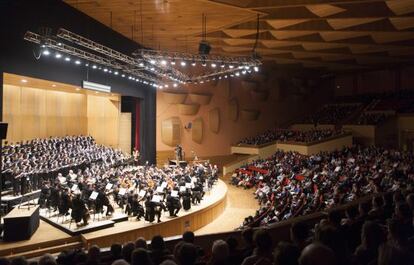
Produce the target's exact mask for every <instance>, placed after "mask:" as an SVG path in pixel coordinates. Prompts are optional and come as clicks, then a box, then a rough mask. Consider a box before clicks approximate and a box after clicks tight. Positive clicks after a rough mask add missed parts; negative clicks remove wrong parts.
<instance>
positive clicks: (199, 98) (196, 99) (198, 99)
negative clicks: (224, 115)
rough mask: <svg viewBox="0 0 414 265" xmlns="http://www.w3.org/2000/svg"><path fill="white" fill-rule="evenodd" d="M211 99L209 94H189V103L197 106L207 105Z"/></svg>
mask: <svg viewBox="0 0 414 265" xmlns="http://www.w3.org/2000/svg"><path fill="white" fill-rule="evenodd" d="M211 97H212V95H211V94H195V93H192V94H190V99H191V101H192V102H193V103H197V104H199V105H208V104H209V103H210V100H211Z"/></svg>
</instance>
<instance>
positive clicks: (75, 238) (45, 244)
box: [0, 236, 81, 257]
mask: <svg viewBox="0 0 414 265" xmlns="http://www.w3.org/2000/svg"><path fill="white" fill-rule="evenodd" d="M78 242H81V238H80V237H79V236H72V237H67V238H62V239H57V240H52V241H46V242H41V243H37V244H30V245H23V246H20V247H16V246H12V247H9V248H3V249H1V250H0V257H2V256H7V255H9V254H10V253H15V254H18V253H24V252H28V251H32V250H34V249H45V248H50V247H54V246H58V245H67V244H72V243H78Z"/></svg>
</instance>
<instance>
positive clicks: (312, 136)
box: [237, 129, 342, 145]
mask: <svg viewBox="0 0 414 265" xmlns="http://www.w3.org/2000/svg"><path fill="white" fill-rule="evenodd" d="M341 133H342V131H340V130H328V129H327V130H310V131H299V130H285V129H283V130H282V129H272V130H267V131H266V132H264V133H262V134H259V135H256V136H252V137H247V138H244V139H243V140H241V141H240V142H238V143H237V144H238V145H263V144H267V143H271V142H274V141H278V142H296V143H312V142H316V141H321V140H324V139H327V138H329V137H332V136H335V135H339V134H341Z"/></svg>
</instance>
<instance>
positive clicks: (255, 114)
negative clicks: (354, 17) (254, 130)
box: [240, 109, 260, 121]
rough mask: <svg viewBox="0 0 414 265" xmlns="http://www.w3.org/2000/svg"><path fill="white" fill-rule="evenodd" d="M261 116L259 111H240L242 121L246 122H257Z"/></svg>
mask: <svg viewBox="0 0 414 265" xmlns="http://www.w3.org/2000/svg"><path fill="white" fill-rule="evenodd" d="M259 115H260V111H259V110H250V109H244V110H241V111H240V116H241V119H242V120H245V121H255V120H257V119H258V118H259Z"/></svg>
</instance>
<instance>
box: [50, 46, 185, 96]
mask: <svg viewBox="0 0 414 265" xmlns="http://www.w3.org/2000/svg"><path fill="white" fill-rule="evenodd" d="M42 55H44V56H49V55H51V52H50V51H49V49H47V48H44V47H43V50H42ZM54 57H55V58H56V59H62V58H63V60H64V61H65V62H71V61H72V58H71V57H70V56H68V55H63V54H62V53H59V52H56V53H55V55H54ZM74 64H75V65H79V66H80V65H82V61H81V60H80V59H75V60H74ZM84 66H85V67H90V68H91V69H94V70H95V69H96V70H102V71H103V72H104V73H108V74H114V75H115V76H120V77H122V78H126V79H128V80H131V81H135V82H138V83H142V84H145V85H150V86H152V87H156V88H161V89H162V88H164V87H168V85H159V84H156V83H154V82H149V81H147V80H144V79H141V78H138V77H135V76H132V75H128V74H125V73H123V72H121V71H119V70H112V69H111V68H109V67H105V66H100V65H97V64H92V63H89V62H85V63H84ZM173 87H178V84H177V83H174V84H173Z"/></svg>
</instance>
